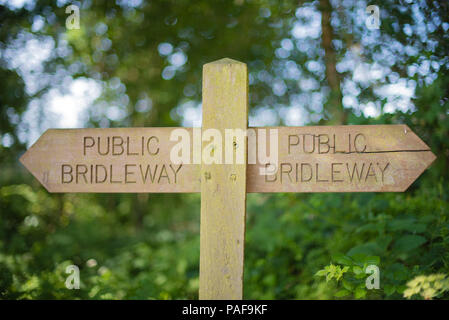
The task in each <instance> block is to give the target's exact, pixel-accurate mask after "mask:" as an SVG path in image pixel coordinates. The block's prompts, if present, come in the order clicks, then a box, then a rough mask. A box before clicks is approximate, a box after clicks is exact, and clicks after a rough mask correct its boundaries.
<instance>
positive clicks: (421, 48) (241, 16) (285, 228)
mask: <svg viewBox="0 0 449 320" xmlns="http://www.w3.org/2000/svg"><path fill="white" fill-rule="evenodd" d="M0 3H2V5H0V19H1V20H0V21H1V22H0V24H1V27H0V52H2V55H0V79H1V84H2V85H1V86H0V134H1V135H2V139H3V140H2V141H4V140H5V138H4V137H5V136H7V137H8V139H9V140H11V141H12V143H8V145H6V144H5V143H3V144H0V159H1V162H2V169H1V172H0V298H2V299H196V298H197V292H198V284H199V283H198V267H199V265H198V262H199V221H200V216H199V215H200V196H199V195H196V194H185V195H174V194H161V195H159V194H151V195H133V194H117V195H111V194H88V195H87V194H86V195H84V194H49V193H48V192H46V191H45V190H44V189H43V188H42V187H41V186H40V185H39V184H38V183H37V182H36V181H35V180H34V179H33V178H32V177H31V175H30V174H28V173H27V172H25V170H24V168H23V167H21V166H20V165H19V164H18V158H19V156H20V155H21V154H22V153H23V152H24V150H25V149H26V143H27V138H23V136H24V135H25V136H26V133H27V132H30V124H29V123H27V120H26V119H27V118H26V117H25V114H26V111H27V110H28V109H29V103H30V101H32V100H33V99H37V101H43V102H42V103H41V104H39V108H38V111H37V114H36V116H35V117H36V118H39V117H43V118H46V117H47V115H48V109H46V108H45V99H44V98H45V93H47V92H48V91H49V90H50V89H51V88H55V87H56V88H59V89H61V90H64V83H65V82H64V81H63V80H64V79H66V78H67V77H69V78H71V79H76V78H91V79H96V80H98V81H100V82H101V83H102V94H101V96H100V97H99V98H98V99H97V101H95V103H94V104H93V106H92V107H91V108H89V111H88V114H86V116H85V119H86V121H85V126H90V127H96V126H110V127H114V126H172V125H179V124H180V123H181V122H182V120H183V119H182V116H180V115H179V112H176V111H177V110H178V111H179V106H180V105H182V104H184V103H187V102H194V103H199V102H200V100H201V66H202V64H204V63H207V62H210V61H213V60H216V59H219V58H222V57H225V56H229V57H231V58H234V59H237V60H240V61H244V62H247V63H248V66H249V69H250V72H251V75H250V77H251V79H252V80H251V83H250V92H251V96H250V104H251V108H252V110H251V114H252V116H254V117H256V118H257V114H258V111H260V110H265V109H267V108H268V109H269V110H271V111H274V113H275V114H277V124H281V125H285V123H286V122H287V121H288V119H286V117H285V116H282V112H281V111H280V110H281V109H282V108H283V107H285V106H288V105H289V104H292V103H293V102H294V101H293V99H294V97H296V98H298V97H300V96H301V95H303V100H300V101H302V102H303V108H304V110H305V111H306V114H307V116H308V118H307V124H328V123H335V122H336V120H335V119H337V118H338V119H340V120H339V121H338V122H339V123H344V124H379V123H386V124H390V123H391V124H394V123H405V124H408V125H409V126H410V127H411V129H412V130H413V131H414V132H416V133H417V134H418V136H420V137H421V138H422V139H423V140H424V141H425V142H426V143H427V144H428V145H429V146H430V147H431V149H432V150H433V152H434V153H435V154H436V155H437V157H438V159H437V160H436V161H435V163H434V164H433V165H432V167H431V168H430V169H429V170H427V171H426V172H425V173H424V174H423V176H422V177H420V178H419V179H418V180H417V181H416V182H415V183H414V184H413V185H412V186H411V187H410V188H409V190H407V192H405V193H383V194H374V193H361V194H358V193H346V194H336V193H335V194H263V195H262V194H250V195H248V208H247V231H246V247H245V278H244V286H245V292H244V297H245V298H246V299H334V298H356V299H399V298H403V296H404V294H403V292H404V290H405V289H406V288H407V283H408V282H409V281H410V280H412V279H414V278H415V277H416V276H420V275H432V274H443V275H449V199H448V197H449V185H448V182H449V163H448V156H449V139H448V138H449V118H448V114H449V100H448V97H449V92H448V91H449V73H448V71H449V70H448V69H449V58H448V52H449V43H448V32H447V31H448V29H449V24H448V23H449V19H448V16H449V14H448V5H447V3H446V2H444V1H441V2H439V1H418V2H416V1H382V2H381V3H379V4H378V5H379V6H380V7H381V21H382V25H381V29H380V31H373V32H372V33H370V32H371V31H368V30H367V29H366V27H365V26H364V23H363V22H362V23H360V21H358V20H357V11H356V9H357V8H358V7H362V9H363V8H364V6H366V3H365V2H364V1H353V2H351V1H342V2H340V1H331V2H329V1H326V0H324V1H300V2H299V3H298V1H274V0H271V1H269V0H265V1H244V0H241V1H209V0H207V1H149V2H144V1H143V2H142V1H134V3H132V2H127V1H116V2H112V1H79V2H76V1H75V2H73V3H74V4H77V5H79V6H80V8H81V29H80V30H70V31H68V30H66V28H65V19H66V17H67V15H66V14H65V11H64V10H65V6H67V5H68V4H69V3H68V2H65V1H57V2H54V1H44V0H42V1H40V0H39V1H31V2H30V3H31V4H29V5H26V6H25V7H23V8H12V7H9V6H7V5H5V4H4V3H3V2H0ZM70 3H72V2H70ZM370 4H371V3H370ZM373 4H375V3H373ZM300 7H306V8H311V9H313V10H315V12H318V13H321V14H322V15H323V14H324V13H325V12H332V19H333V20H332V23H331V29H326V21H324V22H323V21H321V27H322V32H321V33H319V34H318V35H317V36H308V37H304V38H299V39H298V38H297V37H295V36H292V32H291V30H292V27H293V26H294V25H295V23H298V21H299V23H306V22H305V21H303V20H304V19H305V18H304V17H303V16H302V15H299V14H297V12H298V11H297V10H298V8H300ZM416 10H418V11H419V13H420V15H419V17H421V18H420V19H419V18H416V14H415V13H416V12H415V11H416ZM295 12H296V15H295ZM414 12H415V13H414ZM41 18H42V19H43V20H44V24H43V26H42V27H40V28H36V27H33V25H34V24H35V21H36V19H41ZM306 20H307V19H306ZM104 26H106V31H105V30H104V29H105V27H104ZM408 28H410V29H411V30H412V32H410V31H409V30H408ZM329 30H330V31H329ZM326 32H330V33H329V34H326ZM325 34H326V35H328V36H330V37H331V39H332V40H335V41H334V42H333V44H334V45H333V46H332V47H330V48H328V47H325V42H324V40H323V35H325ZM31 38H33V39H40V40H41V41H51V42H52V43H53V46H54V48H55V49H54V50H53V51H52V53H51V55H50V57H48V59H46V61H45V63H44V65H43V69H42V70H40V71H39V72H40V74H39V76H40V79H41V81H38V84H37V86H38V87H37V89H36V90H31V91H30V90H27V88H26V82H27V80H26V79H27V78H26V76H25V75H24V72H23V70H21V69H20V67H17V66H14V65H13V64H11V61H10V60H11V58H8V55H6V54H4V53H5V52H6V51H7V50H9V49H11V48H12V49H14V50H19V51H20V50H21V48H23V47H24V46H25V44H26V42H27V41H29V40H30V39H31ZM49 39H50V40H49ZM285 39H289V40H290V41H291V42H292V43H293V44H294V47H293V48H290V49H289V50H287V51H288V55H287V54H286V53H285V52H282V51H278V50H279V48H281V47H282V48H284V47H289V46H288V41H287V42H285ZM283 40H284V42H283ZM366 41H368V42H366ZM161 43H170V44H171V45H172V50H173V52H175V53H176V52H180V53H182V54H183V55H184V56H185V57H186V58H187V60H186V62H185V63H184V64H182V65H180V66H174V65H173V63H172V62H170V61H171V60H170V56H169V55H164V54H161V53H160V50H159V51H158V47H159V45H160V44H161ZM282 43H284V45H283V46H284V47H283V46H282V45H281V44H282ZM286 44H287V45H286ZM62 47H64V48H66V49H67V48H68V49H67V50H57V48H62ZM355 47H359V48H360V47H361V48H362V49H361V52H362V53H361V54H360V57H361V59H362V60H363V61H364V62H366V63H370V64H373V63H376V64H378V65H381V66H384V67H386V68H387V69H386V71H384V72H385V76H383V77H381V78H379V79H376V80H375V81H371V82H368V83H366V82H363V81H359V82H357V81H354V79H353V73H352V71H351V70H348V69H346V70H344V68H343V69H342V70H339V71H338V73H334V74H332V64H333V65H334V67H335V65H336V64H337V63H338V62H341V61H342V60H344V59H346V58H347V57H348V55H350V54H351V50H353V48H355ZM410 48H411V49H410ZM406 49H407V50H406ZM412 49H413V50H414V51H413V50H412ZM284 50H286V49H284ZM407 52H409V53H407ZM410 52H412V53H410ZM286 55H287V56H286ZM9 57H10V56H9ZM353 59H354V58H353ZM310 61H315V62H318V64H319V65H321V66H323V67H320V68H318V69H313V68H310ZM428 62H429V63H430V66H431V67H429V68H425V65H427V64H428ZM294 66H295V67H296V68H298V70H300V71H301V78H311V79H314V81H316V83H317V84H318V86H316V87H315V88H312V89H311V90H307V89H304V88H303V87H301V86H299V85H298V81H299V79H298V78H295V77H294V76H293V77H292V76H291V75H289V74H288V72H287V71H288V70H292V68H294ZM324 66H325V67H324ZM410 66H415V67H416V68H418V69H419V68H424V69H425V70H424V71H422V72H421V71H419V72H410ZM423 66H424V67H423ZM166 68H169V69H166ZM170 68H171V69H170ZM164 70H165V71H166V72H168V71H170V72H168V73H171V76H167V77H166V79H163V77H162V76H161V75H163V74H164ZM331 77H335V79H337V81H338V83H339V85H338V86H337V87H333V86H332V83H330V82H329V79H330V78H331ZM398 79H405V80H407V81H413V83H414V84H415V85H416V89H415V95H414V97H413V99H412V103H413V108H411V109H409V110H408V111H395V112H393V113H387V112H384V106H385V105H386V104H387V102H389V101H387V98H385V97H384V96H382V95H381V94H379V92H378V91H376V88H378V87H379V86H381V85H385V84H394V83H397V82H398ZM28 81H29V80H28ZM347 81H352V83H353V85H354V86H355V87H356V92H357V93H356V96H357V99H358V103H359V104H362V103H366V102H369V101H375V103H376V106H377V107H378V108H379V110H380V113H379V115H378V116H376V117H368V118H367V117H364V113H363V112H361V110H360V109H359V108H357V107H354V106H353V107H348V106H343V104H342V97H343V96H345V95H347V94H348V93H347V92H346V91H345V89H344V88H345V83H346V82H347ZM274 83H278V84H279V83H282V84H283V86H284V88H285V90H284V92H283V93H282V92H279V91H276V90H275V89H273V84H274ZM281 91H282V90H281ZM313 94H319V95H320V97H323V98H322V99H323V100H322V101H321V100H320V101H321V102H322V103H321V104H322V108H321V109H316V107H314V106H313V104H312V102H311V101H312V100H313V99H315V98H314V97H315V96H313ZM146 97H150V98H151V105H152V107H151V108H150V109H149V110H148V109H147V110H144V111H139V108H138V107H137V106H138V105H139V103H142V100H145V99H147V98H146ZM304 97H305V98H304ZM335 97H336V98H335ZM39 99H43V100H39ZM111 105H116V106H117V105H118V106H119V108H121V109H122V110H123V111H124V114H125V116H124V117H123V118H121V119H119V120H117V119H108V117H107V112H108V109H109V108H110V106H111ZM336 114H337V115H339V116H338V117H336V116H335V115H336ZM104 120H106V122H105V121H104ZM42 123H43V122H42V121H38V124H42ZM42 126H43V127H42V130H41V131H40V132H43V129H45V125H44V124H42ZM71 264H75V265H77V266H79V268H80V275H81V288H80V290H68V289H67V288H66V287H65V280H66V277H67V276H68V275H67V274H66V273H65V270H66V267H67V266H68V265H71ZM368 264H376V265H378V266H379V268H380V289H376V290H367V289H366V288H365V279H366V277H367V274H365V272H364V268H365V267H366V266H367V265H368ZM326 266H327V268H326ZM320 270H322V271H320ZM343 270H344V272H343ZM323 276H324V277H323ZM412 284H413V285H415V284H416V283H412ZM422 297H423V295H419V294H415V295H412V298H417V299H421V298H422ZM424 297H426V298H429V297H431V298H439V299H447V298H448V297H449V293H448V292H447V290H441V291H438V292H437V291H435V294H431V295H430V296H424Z"/></svg>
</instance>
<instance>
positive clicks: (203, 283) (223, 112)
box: [20, 59, 436, 299]
mask: <svg viewBox="0 0 449 320" xmlns="http://www.w3.org/2000/svg"><path fill="white" fill-rule="evenodd" d="M247 119H248V72H247V67H246V64H244V63H241V62H238V61H235V60H231V59H221V60H218V61H215V62H212V63H208V64H206V65H204V68H203V125H202V128H201V130H200V129H199V128H111V129H50V130H48V131H46V132H45V133H44V134H43V135H42V136H41V137H40V138H39V140H38V141H37V142H36V143H35V144H34V145H33V146H32V147H31V148H30V149H29V150H28V151H27V152H26V153H25V154H24V155H23V156H22V157H21V159H20V161H21V162H22V164H23V165H24V166H25V167H26V168H27V169H28V170H29V171H30V172H31V173H32V174H33V175H34V176H35V177H36V178H37V179H38V180H39V181H40V183H41V184H42V185H43V186H44V187H45V188H46V189H47V190H48V191H49V192H104V193H114V192H122V193H123V192H130V193H150V192H175V193H176V192H201V230H200V232H201V236H200V238H201V240H200V290H199V298H200V299H242V297H243V261H244V238H245V237H244V235H245V212H246V193H247V192H403V191H405V190H406V189H407V188H408V187H409V186H410V185H411V184H412V183H413V181H415V180H416V179H417V178H418V177H419V176H420V175H421V173H422V172H423V171H424V170H425V169H426V168H427V167H428V166H429V165H430V164H431V163H432V162H433V161H434V160H435V158H436V157H435V155H434V154H433V153H432V151H431V150H430V149H429V147H428V146H427V145H426V144H425V143H424V142H423V141H422V140H421V139H419V137H418V136H416V135H415V134H414V133H413V132H412V131H411V130H410V129H409V128H408V127H407V126H406V125H366V126H310V127H270V128H247V121H248V120H247ZM239 130H240V131H239ZM198 131H199V132H198ZM229 131H231V133H232V135H229V134H228V133H229ZM239 132H241V133H243V139H238V134H237V133H239ZM267 137H269V139H268V144H267V143H266V138H267ZM183 139H184V140H183ZM181 140H183V141H181ZM206 142H207V143H206ZM182 143H184V144H182ZM186 144H187V147H185V145H186ZM195 145H196V146H201V148H200V149H199V150H200V151H199V153H200V154H199V155H198V152H197V153H196V151H197V149H196V148H195ZM229 145H230V146H231V148H228V147H229ZM267 145H269V146H270V147H267ZM183 146H184V148H183ZM267 149H269V150H270V151H269V152H266V150H267ZM229 150H231V151H230V152H229ZM174 151H176V152H174ZM179 155H181V156H184V157H183V158H182V159H184V160H183V161H178V160H179V159H178V158H177V156H179ZM268 155H269V156H268ZM274 155H275V157H274ZM177 159H178V160H177ZM224 159H225V161H224ZM273 159H274V160H275V161H274V162H273V161H272V160H273ZM229 160H231V161H229ZM273 168H274V169H273Z"/></svg>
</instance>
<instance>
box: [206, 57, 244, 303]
mask: <svg viewBox="0 0 449 320" xmlns="http://www.w3.org/2000/svg"><path fill="white" fill-rule="evenodd" d="M247 121H248V72H247V67H246V64H244V63H241V62H238V61H234V60H231V59H222V60H219V61H216V62H212V63H209V64H206V65H204V68H203V126H202V129H203V130H206V129H208V128H213V129H218V130H219V131H220V132H221V135H222V137H223V140H222V141H223V143H224V137H225V129H237V128H238V129H243V130H246V128H247ZM220 142H221V141H220ZM212 143H217V142H216V141H213V142H211V144H212ZM211 144H209V143H203V145H202V152H203V153H204V152H211V151H210V150H212V149H215V150H216V149H217V148H216V146H214V147H212V148H211ZM240 148H243V149H244V157H245V159H246V143H245V142H244V143H243V145H238V144H236V145H235V149H234V152H235V151H236V150H237V149H240ZM212 152H214V151H212ZM234 156H235V154H234ZM245 213H246V160H245V161H244V163H242V164H226V165H222V164H204V163H203V164H202V166H201V230H200V232H201V236H200V238H201V240H200V290H199V298H200V299H242V295H243V259H244V242H245Z"/></svg>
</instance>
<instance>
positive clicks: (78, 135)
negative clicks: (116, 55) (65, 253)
mask: <svg viewBox="0 0 449 320" xmlns="http://www.w3.org/2000/svg"><path fill="white" fill-rule="evenodd" d="M175 129H180V128H112V129H50V130H48V131H46V132H45V133H44V134H43V135H42V136H41V137H40V138H39V140H38V141H37V142H36V143H35V144H34V145H33V146H32V147H31V148H30V149H29V150H28V151H27V152H26V153H25V154H24V155H23V156H22V158H21V159H20V160H21V162H22V163H23V164H24V165H25V167H26V168H27V169H28V170H29V171H31V172H32V173H33V175H34V176H35V177H36V178H37V179H38V180H39V181H40V182H41V183H42V185H43V186H44V187H45V188H46V189H47V190H48V191H50V192H200V184H201V177H200V164H198V163H196V164H195V163H194V162H192V163H191V164H189V163H182V164H176V163H174V162H172V161H171V159H170V153H171V150H172V148H173V147H174V146H175V145H176V144H177V143H178V141H176V140H175V141H171V140H170V135H171V134H172V132H173V130H175ZM182 129H184V130H185V131H186V133H187V134H188V136H189V140H190V141H189V142H191V144H192V145H193V140H194V138H193V129H192V128H182ZM249 131H251V132H254V133H255V136H256V137H257V139H255V140H251V139H249V149H248V153H249V154H254V155H257V156H256V157H255V161H256V162H255V163H251V162H250V161H251V158H254V157H251V156H248V161H249V163H248V171H247V175H248V181H247V191H248V192H385V191H405V190H406V189H407V188H408V187H409V186H410V184H411V183H413V181H415V180H416V179H417V178H418V177H419V176H420V175H421V173H422V172H423V171H424V170H425V169H426V168H427V167H428V166H429V165H430V164H431V163H432V162H433V161H434V160H435V158H436V157H435V155H434V154H433V153H432V152H431V150H430V149H429V147H428V146H427V145H426V144H425V143H424V142H423V141H422V140H421V139H419V137H418V136H416V135H415V134H414V133H413V132H412V131H411V130H410V129H409V128H408V127H407V126H406V125H366V126H311V127H271V128H270V127H268V128H267V127H264V128H250V129H249ZM261 133H263V136H265V137H267V139H266V140H267V142H266V148H264V149H266V150H273V149H270V147H269V145H270V144H272V143H276V141H277V148H276V149H275V150H274V151H276V150H277V157H274V155H273V154H270V151H267V154H268V155H269V156H271V157H267V159H268V160H267V161H269V162H270V163H272V164H277V170H276V173H270V172H268V173H269V174H268V175H263V174H261V170H260V169H261V168H266V167H267V166H269V165H268V164H267V161H265V162H264V161H262V160H261V157H259V154H258V152H259V151H258V150H259V148H260V146H261V144H260V142H261V141H260V139H259V138H260V137H261ZM270 133H271V134H272V135H271V136H270ZM273 133H276V134H274V135H273ZM199 136H200V135H199ZM200 137H201V136H200ZM270 137H271V139H275V140H270ZM203 139H204V137H203ZM223 141H224V139H223ZM200 144H201V142H200ZM204 144H205V143H204V141H203V145H204ZM255 145H257V147H255ZM190 150H192V148H191V149H190ZM224 150H225V148H222V152H223V154H224V153H225V151H224ZM256 151H257V152H256ZM274 153H276V152H274ZM223 157H224V156H223ZM191 158H193V156H192V157H191ZM273 160H274V161H273ZM273 172H274V171H273ZM231 178H232V177H231Z"/></svg>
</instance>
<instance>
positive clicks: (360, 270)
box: [352, 266, 363, 274]
mask: <svg viewBox="0 0 449 320" xmlns="http://www.w3.org/2000/svg"><path fill="white" fill-rule="evenodd" d="M352 272H354V274H361V273H363V269H362V268H360V267H359V266H354V267H353V268H352Z"/></svg>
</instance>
